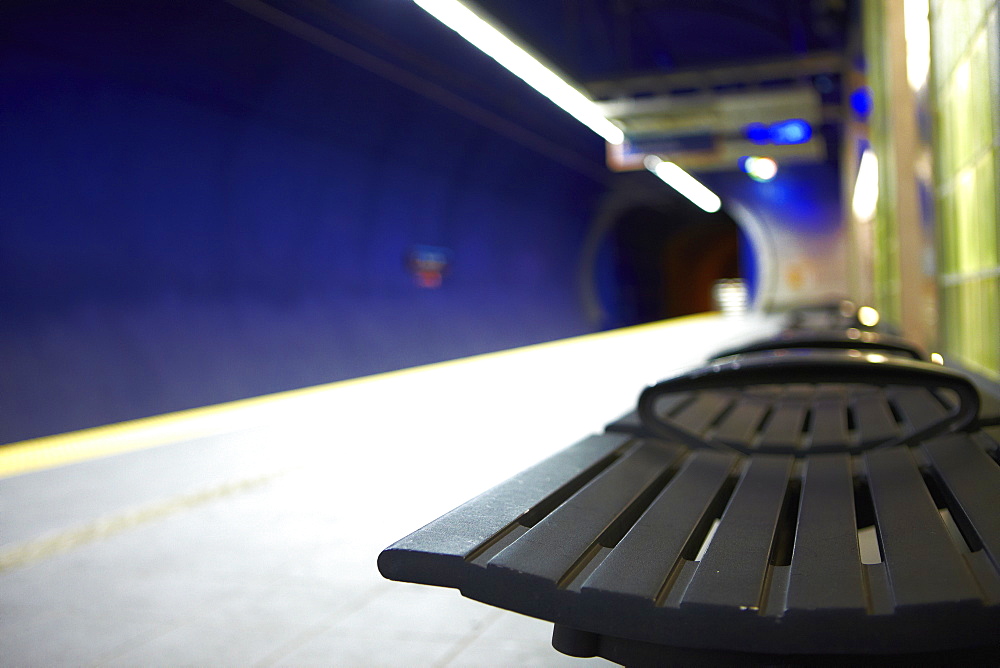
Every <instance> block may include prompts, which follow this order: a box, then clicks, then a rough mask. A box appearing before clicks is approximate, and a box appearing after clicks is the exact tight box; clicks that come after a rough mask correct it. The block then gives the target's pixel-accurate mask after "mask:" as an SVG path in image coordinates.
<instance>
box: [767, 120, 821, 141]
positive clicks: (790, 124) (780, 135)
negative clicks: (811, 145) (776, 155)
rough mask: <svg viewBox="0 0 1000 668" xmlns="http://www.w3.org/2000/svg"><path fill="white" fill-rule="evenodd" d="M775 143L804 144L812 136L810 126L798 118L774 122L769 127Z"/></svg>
mask: <svg viewBox="0 0 1000 668" xmlns="http://www.w3.org/2000/svg"><path fill="white" fill-rule="evenodd" d="M770 132H771V140H772V141H773V142H774V143H775V144H804V143H805V142H807V141H809V138H810V137H812V126H811V125H809V124H808V123H807V122H805V121H803V120H802V119H800V118H793V119H791V120H787V121H781V122H780V123H775V124H774V125H772V126H771V127H770Z"/></svg>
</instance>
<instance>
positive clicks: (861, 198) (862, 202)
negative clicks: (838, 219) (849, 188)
mask: <svg viewBox="0 0 1000 668" xmlns="http://www.w3.org/2000/svg"><path fill="white" fill-rule="evenodd" d="M877 206H878V158H877V157H875V153H873V152H872V150H871V149H870V148H866V149H865V152H864V153H862V154H861V164H860V165H859V166H858V177H857V180H856V181H855V182H854V197H853V198H852V199H851V211H853V213H854V217H855V218H857V219H858V221H860V222H863V223H867V222H869V221H870V220H871V219H872V218H874V217H875V209H876V207H877Z"/></svg>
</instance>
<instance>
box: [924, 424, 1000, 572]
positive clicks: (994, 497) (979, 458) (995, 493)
mask: <svg viewBox="0 0 1000 668" xmlns="http://www.w3.org/2000/svg"><path fill="white" fill-rule="evenodd" d="M923 449H924V452H926V453H927V456H928V457H929V458H930V460H931V463H932V464H933V466H934V468H935V470H937V472H938V474H939V475H940V477H941V482H942V483H944V485H945V487H946V488H947V490H948V492H949V494H950V496H951V497H952V498H954V500H955V502H956V503H957V504H958V507H959V508H960V509H961V511H962V513H963V514H964V515H965V516H966V517H967V518H968V520H969V522H970V523H971V524H972V527H974V531H975V534H976V538H977V539H978V540H979V541H980V542H981V543H982V545H983V547H984V548H986V552H987V553H988V554H989V555H990V558H991V559H992V560H993V563H994V564H995V565H996V567H997V568H1000V466H998V465H997V463H996V462H995V461H993V459H991V458H990V456H989V455H987V454H986V453H985V452H983V450H982V449H981V448H980V447H979V446H978V445H976V443H975V442H974V441H973V440H972V438H971V437H969V436H968V435H967V434H953V435H949V436H944V437H942V438H937V439H934V440H932V441H930V442H928V443H926V444H924V446H923Z"/></svg>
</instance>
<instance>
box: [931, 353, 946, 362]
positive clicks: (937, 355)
mask: <svg viewBox="0 0 1000 668" xmlns="http://www.w3.org/2000/svg"><path fill="white" fill-rule="evenodd" d="M931 361H932V362H934V363H935V364H944V357H943V356H942V355H941V353H931Z"/></svg>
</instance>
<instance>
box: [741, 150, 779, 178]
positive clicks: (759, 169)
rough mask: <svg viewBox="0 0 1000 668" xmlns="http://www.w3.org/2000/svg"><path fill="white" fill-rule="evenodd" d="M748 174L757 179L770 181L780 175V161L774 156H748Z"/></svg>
mask: <svg viewBox="0 0 1000 668" xmlns="http://www.w3.org/2000/svg"><path fill="white" fill-rule="evenodd" d="M746 170H747V174H749V175H750V178H752V179H753V180H755V181H770V180H771V179H773V178H774V177H775V176H777V175H778V163H777V162H775V161H774V159H773V158H760V157H756V156H752V157H749V158H747V162H746Z"/></svg>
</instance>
